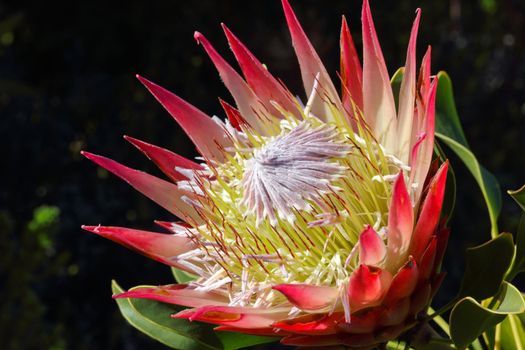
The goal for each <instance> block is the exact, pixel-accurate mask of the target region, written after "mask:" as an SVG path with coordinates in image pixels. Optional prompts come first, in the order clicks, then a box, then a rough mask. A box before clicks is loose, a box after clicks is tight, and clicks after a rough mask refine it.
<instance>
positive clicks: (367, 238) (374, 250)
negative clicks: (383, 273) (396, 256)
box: [359, 225, 386, 266]
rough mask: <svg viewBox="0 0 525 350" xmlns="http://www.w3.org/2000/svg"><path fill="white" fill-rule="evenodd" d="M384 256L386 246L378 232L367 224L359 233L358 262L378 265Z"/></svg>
mask: <svg viewBox="0 0 525 350" xmlns="http://www.w3.org/2000/svg"><path fill="white" fill-rule="evenodd" d="M385 257H386V246H385V243H384V242H383V240H382V239H381V237H380V236H379V234H378V233H377V232H376V231H375V230H374V229H373V228H372V227H371V226H370V225H368V226H367V227H366V228H365V229H364V231H363V232H361V234H360V235H359V263H360V264H365V265H369V266H380V265H382V263H383V262H384V260H385Z"/></svg>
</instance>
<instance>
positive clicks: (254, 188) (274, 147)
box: [241, 122, 351, 225]
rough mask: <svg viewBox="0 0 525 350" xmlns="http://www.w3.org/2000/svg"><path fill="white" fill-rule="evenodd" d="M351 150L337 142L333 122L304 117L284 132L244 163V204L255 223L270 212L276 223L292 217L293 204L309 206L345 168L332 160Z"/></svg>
mask: <svg viewBox="0 0 525 350" xmlns="http://www.w3.org/2000/svg"><path fill="white" fill-rule="evenodd" d="M350 149H351V146H350V145H348V144H345V143H342V142H341V141H338V139H337V131H336V130H335V127H333V126H328V125H323V126H319V127H313V126H312V125H311V124H310V123H308V122H302V123H300V124H299V125H298V126H296V127H295V128H293V129H292V130H291V131H289V132H284V131H283V132H282V133H281V135H279V136H278V137H276V138H275V139H274V140H272V141H270V142H268V143H267V144H266V145H264V146H263V147H262V148H260V149H258V150H256V151H255V152H254V157H253V158H252V159H250V160H248V161H247V162H246V165H245V170H244V176H243V179H242V183H241V185H242V187H243V189H244V192H243V198H242V201H241V204H244V205H246V206H247V207H248V211H249V212H250V213H254V214H255V215H256V220H257V224H260V222H261V221H262V220H263V219H264V218H266V217H267V218H269V220H270V223H271V224H272V225H275V224H276V223H277V216H278V217H279V218H281V219H285V220H288V221H289V222H293V221H294V218H295V215H294V213H293V209H297V210H305V209H308V208H309V204H308V203H307V200H315V199H317V197H318V196H319V193H324V192H327V191H330V190H331V189H333V188H332V187H331V186H330V181H331V180H333V179H335V178H337V177H338V176H339V175H340V174H341V173H342V171H343V170H344V169H345V168H344V167H343V166H342V165H340V164H338V163H337V162H333V161H332V160H334V159H337V158H342V157H344V156H345V155H347V153H348V152H349V151H350ZM276 213H277V216H276Z"/></svg>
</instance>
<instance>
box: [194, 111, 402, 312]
mask: <svg viewBox="0 0 525 350" xmlns="http://www.w3.org/2000/svg"><path fill="white" fill-rule="evenodd" d="M305 119H306V118H305ZM281 124H282V125H281V131H280V133H279V134H278V135H277V136H273V137H262V136H259V135H253V134H250V133H249V131H248V130H246V131H244V132H243V133H242V135H241V136H242V137H239V138H238V140H237V143H236V146H235V152H234V153H232V154H230V155H229V156H228V162H226V163H224V164H221V165H217V166H216V167H210V169H209V174H208V176H197V177H196V180H195V181H197V182H198V183H197V184H196V185H193V186H194V187H198V188H199V196H200V198H201V200H200V205H199V206H198V207H196V210H198V211H199V213H201V216H202V218H203V221H204V222H205V223H204V224H203V225H200V226H198V227H195V228H194V229H192V231H191V232H190V233H189V234H191V235H192V237H194V238H195V241H196V242H198V244H199V248H198V249H196V250H195V252H194V253H192V254H190V255H191V256H190V255H188V257H187V259H186V261H185V262H186V263H188V264H191V265H192V266H196V268H198V269H199V271H198V272H199V275H201V276H204V277H203V278H201V279H200V280H199V281H198V282H197V283H198V284H200V285H201V287H202V288H204V289H210V288H211V289H215V288H217V287H218V286H220V285H224V284H226V283H228V284H230V288H229V290H230V297H231V300H232V304H242V305H244V304H251V305H254V306H262V305H269V304H272V305H276V304H279V303H280V302H284V300H283V299H282V296H280V294H279V293H276V292H275V291H273V290H272V289H271V286H272V285H275V284H279V283H311V284H316V285H327V286H341V285H343V284H344V283H345V282H346V281H347V279H348V276H349V275H350V273H351V272H352V271H353V269H354V268H355V266H356V264H357V254H356V249H355V248H356V244H357V241H358V237H359V234H360V233H361V232H362V230H363V229H364V227H365V226H366V225H371V226H373V227H374V228H375V229H376V231H378V232H385V226H386V223H387V219H388V203H389V201H390V196H391V190H392V183H391V181H390V180H391V177H392V175H393V174H398V173H399V169H400V165H399V161H398V160H397V159H395V158H393V157H389V156H388V155H385V154H384V152H383V149H382V147H381V146H380V145H378V144H377V142H376V141H375V140H374V139H373V138H372V137H368V136H366V135H368V134H367V133H366V132H362V133H360V134H359V135H358V134H355V133H354V132H353V131H351V130H350V129H349V128H342V127H341V126H340V125H337V127H336V126H335V125H332V124H329V123H324V122H321V121H319V120H318V119H316V118H315V117H309V118H308V119H307V120H304V121H301V122H298V121H292V122H291V123H288V124H286V123H281Z"/></svg>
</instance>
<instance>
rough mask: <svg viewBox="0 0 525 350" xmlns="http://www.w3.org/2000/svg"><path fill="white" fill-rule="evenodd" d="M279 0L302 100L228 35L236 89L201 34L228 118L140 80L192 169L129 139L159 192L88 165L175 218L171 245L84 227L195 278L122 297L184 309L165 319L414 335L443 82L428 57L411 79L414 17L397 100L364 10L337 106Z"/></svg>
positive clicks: (348, 337)
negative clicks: (358, 43) (187, 146)
mask: <svg viewBox="0 0 525 350" xmlns="http://www.w3.org/2000/svg"><path fill="white" fill-rule="evenodd" d="M282 2H283V7H284V14H285V16H286V21H287V23H288V27H289V29H290V33H291V37H292V43H293V47H294V49H295V53H296V54H297V58H298V60H299V64H300V68H301V75H302V80H303V83H304V88H305V92H306V99H305V100H304V101H301V100H300V99H299V98H298V97H294V95H293V94H292V93H291V92H289V91H288V90H287V89H286V88H285V87H284V86H283V85H282V84H281V82H280V81H279V80H277V79H276V78H274V77H273V76H272V75H271V74H270V72H269V71H268V69H267V68H266V66H265V65H263V64H262V63H261V62H259V61H258V60H257V59H256V58H255V57H254V56H253V55H252V53H251V52H250V51H248V49H247V48H246V47H245V46H244V45H243V44H242V43H241V42H240V41H239V39H237V37H236V36H235V35H234V34H233V33H232V32H231V31H230V30H229V29H228V28H227V27H226V26H223V29H224V32H225V34H226V37H227V39H228V42H229V44H230V48H231V49H232V51H233V53H234V54H235V57H236V59H237V61H238V63H239V65H240V69H241V71H242V73H243V75H244V77H242V76H241V75H239V74H238V73H237V71H236V70H234V69H233V68H232V67H231V66H230V65H229V64H228V63H227V62H226V61H225V60H224V59H223V58H222V57H221V56H220V55H219V53H218V52H217V51H216V50H215V49H214V48H213V46H212V45H211V44H210V43H209V42H208V40H207V39H206V38H205V37H204V36H203V35H202V34H201V33H198V32H197V33H195V39H196V40H197V42H198V43H200V44H201V45H202V46H203V47H204V49H205V51H206V52H207V54H208V55H209V56H210V58H211V60H212V62H213V64H214V65H215V66H216V68H217V70H218V72H219V74H220V76H221V78H222V80H223V81H224V83H225V85H226V86H227V88H228V89H229V90H230V92H231V94H232V96H233V99H234V100H235V104H236V106H237V107H232V106H231V105H230V104H228V103H226V102H224V101H221V104H222V107H223V108H224V111H225V114H226V116H227V120H226V121H225V122H223V121H222V120H220V119H219V118H217V117H213V118H210V117H208V116H207V115H205V114H204V113H203V112H201V111H200V110H199V109H197V108H196V107H194V106H192V105H190V104H189V103H187V102H185V101H184V100H182V99H181V98H179V97H178V96H176V95H174V94H173V93H171V92H169V91H167V90H165V89H163V88H162V87H160V86H158V85H156V84H154V83H152V82H150V81H148V80H146V79H145V78H143V77H140V76H138V79H139V80H140V81H141V82H142V83H143V84H144V85H145V86H146V87H147V88H148V89H149V91H150V92H151V93H152V94H153V95H154V96H155V98H156V99H157V100H158V101H159V102H160V103H161V104H162V105H163V106H164V107H165V108H166V110H167V111H168V112H169V113H170V114H171V115H172V116H173V118H175V120H176V121H177V122H178V123H179V125H180V126H181V127H182V128H183V129H184V130H185V132H186V133H187V134H188V135H189V137H190V138H191V140H192V141H193V142H194V143H195V145H196V147H197V149H198V151H199V152H200V154H201V155H202V157H201V158H199V159H198V161H197V162H193V161H191V160H188V159H185V158H182V157H181V156H179V155H177V154H175V153H172V152H171V151H168V150H165V149H162V148H159V147H157V146H153V145H151V144H148V143H146V142H143V141H139V140H137V139H134V138H131V137H126V139H127V140H128V141H130V142H131V143H132V144H133V145H134V146H136V147H137V148H138V149H139V150H141V151H142V152H143V153H145V154H146V156H148V157H149V158H150V159H151V160H153V162H155V163H156V164H157V165H158V166H159V167H160V169H161V170H162V171H163V172H164V173H165V174H166V176H167V177H168V178H169V181H165V180H161V179H159V178H156V177H153V176H151V175H148V174H146V173H143V172H140V171H137V170H134V169H131V168H128V167H125V166H123V165H121V164H119V163H117V162H115V161H113V160H110V159H107V158H104V157H101V156H97V155H93V154H90V153H84V155H85V156H86V157H87V158H89V159H91V160H93V161H94V162H95V163H97V164H99V165H100V166H102V167H104V168H106V169H108V170H109V171H111V172H112V173H114V174H115V175H117V176H119V177H121V178H122V179H124V180H125V181H127V182H128V183H129V184H131V185H132V186H133V187H134V188H136V189H137V190H139V191H140V192H142V193H143V194H144V195H146V196H148V197H149V198H151V199H152V200H154V201H155V202H157V203H158V204H159V205H161V206H162V207H164V208H165V209H167V210H168V211H170V212H171V213H173V214H174V215H175V216H177V217H178V218H180V219H181V220H183V221H181V222H173V223H167V222H158V223H159V224H160V225H161V226H163V227H164V228H166V229H168V230H169V231H171V234H162V233H154V232H147V231H140V230H133V229H128V228H120V227H104V226H89V227H84V228H85V229H86V230H88V231H91V232H94V233H96V234H99V235H101V236H104V237H106V238H109V239H111V240H114V241H116V242H118V243H121V244H123V245H125V246H127V247H129V248H132V249H134V250H137V251H138V252H140V253H142V254H144V255H146V256H148V257H150V258H152V259H154V260H157V261H159V262H161V263H164V264H167V265H170V266H173V267H176V268H178V269H182V270H184V271H186V272H189V273H191V274H194V275H196V276H198V278H197V279H196V280H195V281H194V282H191V283H189V284H172V285H164V286H159V287H149V288H146V287H144V288H138V289H134V290H132V291H129V292H126V293H123V294H120V295H116V296H115V297H116V298H122V297H125V298H147V299H154V300H159V301H162V302H166V303H172V304H177V305H182V306H186V307H188V308H187V309H184V310H183V311H181V312H179V313H177V314H175V315H173V316H172V317H176V318H186V319H189V320H191V321H193V320H197V321H203V322H209V323H213V324H216V325H218V327H217V328H216V329H217V330H225V331H236V332H244V333H249V334H259V335H270V336H276V337H281V338H282V339H281V342H282V343H284V344H290V345H299V346H322V347H326V346H332V345H334V346H336V345H347V346H351V347H371V346H374V345H375V344H379V343H382V342H386V341H388V340H390V339H393V338H396V337H398V336H399V335H400V334H401V333H402V332H404V331H406V330H407V329H409V328H410V327H412V326H414V325H415V324H416V322H417V319H418V315H420V314H421V313H422V312H425V311H426V308H427V307H428V305H429V302H430V300H431V298H432V296H433V294H434V292H435V290H436V288H437V286H438V285H439V282H440V281H441V277H442V274H440V273H439V266H440V261H441V258H442V255H443V251H444V247H445V244H446V239H447V231H446V230H445V229H443V228H442V225H440V221H439V218H440V212H441V207H442V202H443V196H444V190H445V181H446V176H447V168H448V163H446V162H445V163H444V164H443V165H442V166H441V167H440V168H439V169H437V165H436V166H435V167H432V166H431V163H432V155H433V145H434V101H435V94H436V86H437V79H435V78H434V77H431V76H430V49H428V51H427V52H426V54H425V56H424V58H423V61H422V64H421V69H420V70H419V74H418V76H417V77H416V75H417V74H416V36H417V30H418V25H419V18H420V11H419V10H418V11H417V12H416V19H415V21H414V24H413V27H412V32H411V35H410V41H409V44H408V51H407V58H406V63H405V66H404V73H403V78H402V83H401V86H400V88H399V92H398V93H397V92H396V93H395V94H396V95H397V98H396V99H395V98H394V92H393V89H392V87H391V83H390V79H389V75H388V71H387V68H386V65H385V62H384V59H383V55H382V53H381V49H380V46H379V42H378V39H377V36H376V31H375V29H374V24H373V22H372V17H371V13H370V8H369V5H368V1H367V0H365V1H364V5H363V11H362V33H363V65H362V66H361V62H360V59H359V58H358V55H357V53H356V49H355V47H354V43H353V41H352V37H351V35H350V31H349V29H348V26H347V23H346V21H345V18H344V17H343V21H342V29H341V39H340V41H341V71H340V78H341V83H342V84H341V93H340V94H339V93H338V92H337V89H336V88H335V86H334V84H333V82H332V81H331V79H330V77H329V75H328V73H327V71H326V69H325V67H324V66H323V64H322V63H321V60H320V59H319V57H318V55H317V54H316V52H315V50H314V48H313V46H312V44H311V43H310V41H309V40H308V38H307V37H306V35H305V33H304V31H303V29H302V28H301V26H300V24H299V22H298V20H297V18H296V16H295V14H294V13H293V11H292V9H291V7H290V5H289V3H288V1H287V0H283V1H282ZM396 101H397V103H396ZM303 102H304V103H303ZM431 169H433V170H431Z"/></svg>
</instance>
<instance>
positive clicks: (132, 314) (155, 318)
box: [111, 281, 223, 350]
mask: <svg viewBox="0 0 525 350" xmlns="http://www.w3.org/2000/svg"><path fill="white" fill-rule="evenodd" d="M111 289H112V291H113V294H117V293H122V292H123V290H122V288H121V287H120V286H119V285H118V284H117V282H115V281H112V283H111ZM116 301H117V304H118V307H119V309H120V312H121V313H122V315H123V316H124V318H125V319H126V321H128V322H129V324H131V325H132V326H133V327H135V328H137V329H138V330H139V331H141V332H142V333H145V334H147V335H148V336H150V337H151V338H153V339H155V340H157V341H159V342H161V343H163V344H164V345H167V346H169V347H171V348H174V349H195V350H199V349H208V350H210V349H223V346H222V344H221V342H220V340H219V339H218V338H217V336H216V335H215V333H214V332H213V330H212V329H211V327H209V326H207V325H203V324H201V323H197V322H189V321H187V320H183V319H174V318H171V317H170V315H171V314H173V313H175V312H178V311H180V310H182V308H180V307H176V306H172V305H169V304H165V303H161V302H158V301H154V300H148V299H130V298H127V299H124V298H123V299H116Z"/></svg>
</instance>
